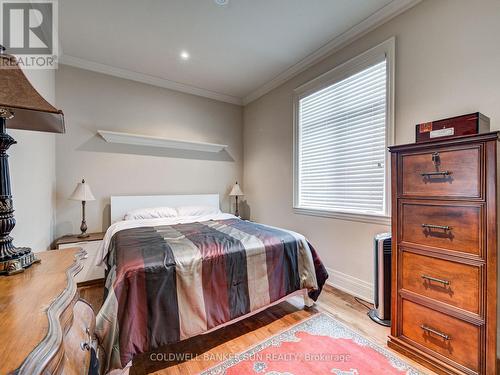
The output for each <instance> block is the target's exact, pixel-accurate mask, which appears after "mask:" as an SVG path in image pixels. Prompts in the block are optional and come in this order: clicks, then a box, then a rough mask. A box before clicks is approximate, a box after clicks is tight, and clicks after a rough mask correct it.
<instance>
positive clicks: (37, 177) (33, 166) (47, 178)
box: [8, 70, 60, 251]
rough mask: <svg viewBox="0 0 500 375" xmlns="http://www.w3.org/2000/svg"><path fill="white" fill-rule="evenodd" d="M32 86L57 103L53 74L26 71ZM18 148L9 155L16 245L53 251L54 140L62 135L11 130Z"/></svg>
mask: <svg viewBox="0 0 500 375" xmlns="http://www.w3.org/2000/svg"><path fill="white" fill-rule="evenodd" d="M25 74H26V76H27V77H28V79H29V80H30V81H31V83H32V84H33V86H34V87H35V88H36V89H37V90H38V91H39V92H40V93H41V94H42V95H43V96H44V98H45V99H47V100H48V101H49V102H51V103H54V98H55V95H54V71H53V70H27V71H25ZM8 132H9V134H10V135H11V136H13V137H14V139H15V140H17V142H18V143H17V144H16V145H13V146H11V148H10V149H9V152H8V154H9V155H10V157H9V164H10V174H11V184H12V194H13V197H14V208H15V210H16V211H15V218H16V221H17V224H16V227H15V228H14V230H13V231H12V233H11V235H12V237H14V245H16V246H29V247H31V248H32V249H33V250H34V251H42V250H46V249H48V248H49V247H50V244H51V242H52V237H53V230H54V224H55V181H56V170H55V138H56V137H59V136H60V135H54V134H47V133H38V132H30V131H25V130H9V131H8Z"/></svg>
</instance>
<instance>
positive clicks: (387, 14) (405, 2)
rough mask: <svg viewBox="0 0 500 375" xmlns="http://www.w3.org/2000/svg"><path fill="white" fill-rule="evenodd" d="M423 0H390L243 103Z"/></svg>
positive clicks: (246, 98)
mask: <svg viewBox="0 0 500 375" xmlns="http://www.w3.org/2000/svg"><path fill="white" fill-rule="evenodd" d="M421 1H422V0H394V1H392V2H390V3H389V4H387V5H386V6H385V7H383V8H381V9H379V10H378V11H376V12H375V13H373V14H372V15H371V16H369V17H368V18H365V19H364V20H363V21H361V22H360V23H358V24H357V25H355V26H353V27H351V28H350V29H349V30H347V31H346V32H344V33H342V34H340V35H339V36H338V37H336V38H334V39H332V40H330V41H329V42H328V43H327V44H325V45H324V46H322V47H321V48H319V49H317V50H316V51H315V52H313V53H312V54H310V55H309V56H307V57H306V58H304V59H302V60H301V61H299V62H298V63H297V64H295V65H293V66H291V67H290V68H288V69H287V70H285V71H284V72H282V73H280V74H278V75H277V76H276V77H275V78H273V79H272V80H271V81H269V82H267V83H265V84H264V85H262V86H261V87H259V88H258V89H257V90H255V91H253V92H251V93H250V94H248V95H247V96H245V97H244V98H243V105H247V104H249V103H251V102H253V101H254V100H256V99H258V98H260V97H261V96H263V95H265V94H267V93H268V92H269V91H271V90H273V89H275V88H276V87H278V86H280V85H282V84H283V83H285V82H286V81H288V80H289V79H291V78H292V77H294V76H296V75H297V74H299V73H302V72H303V71H304V70H306V69H307V68H309V67H311V66H312V65H314V64H316V63H318V62H320V61H321V60H323V59H324V58H325V57H327V56H329V55H331V54H333V53H335V52H337V51H338V50H340V49H342V48H343V47H345V46H346V45H347V44H349V43H352V42H354V41H355V40H356V39H358V38H360V37H362V36H363V35H365V34H367V33H369V32H370V31H372V30H374V29H376V28H377V27H379V26H381V25H383V24H384V23H386V22H387V21H389V20H391V19H392V18H394V17H396V16H398V15H400V14H401V13H403V12H405V11H406V10H408V9H410V8H412V7H414V6H415V5H417V4H418V3H420V2H421Z"/></svg>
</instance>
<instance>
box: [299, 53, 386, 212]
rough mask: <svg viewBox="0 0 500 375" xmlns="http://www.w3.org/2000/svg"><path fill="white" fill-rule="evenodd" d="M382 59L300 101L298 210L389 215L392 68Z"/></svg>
mask: <svg viewBox="0 0 500 375" xmlns="http://www.w3.org/2000/svg"><path fill="white" fill-rule="evenodd" d="M378 61H379V62H376V63H374V64H373V65H372V66H370V67H368V68H366V69H364V70H362V71H360V72H358V73H356V74H353V75H351V76H349V77H347V78H345V79H343V80H341V81H338V82H336V83H334V84H332V85H330V86H328V87H326V88H322V89H320V90H319V91H316V92H314V93H312V94H309V95H307V96H305V97H302V98H301V99H300V100H299V104H298V132H297V135H298V138H297V141H298V144H297V153H298V155H297V157H298V160H297V162H298V163H297V168H298V170H297V177H298V180H297V181H296V183H297V196H296V199H297V203H298V204H297V206H298V207H299V208H306V209H317V210H327V211H336V212H348V213H361V214H376V215H383V214H385V212H384V211H385V209H384V207H385V200H384V199H385V171H386V168H385V165H384V164H385V157H386V117H387V116H386V108H387V105H386V101H387V99H386V98H387V95H386V85H387V69H386V60H385V57H384V58H383V61H380V60H378Z"/></svg>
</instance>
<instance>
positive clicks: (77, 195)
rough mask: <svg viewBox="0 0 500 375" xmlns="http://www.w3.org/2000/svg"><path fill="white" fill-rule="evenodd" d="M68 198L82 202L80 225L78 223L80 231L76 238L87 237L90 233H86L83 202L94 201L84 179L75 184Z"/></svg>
mask: <svg viewBox="0 0 500 375" xmlns="http://www.w3.org/2000/svg"><path fill="white" fill-rule="evenodd" d="M69 199H72V200H74V201H81V202H82V225H80V231H81V233H80V235H79V236H78V238H87V237H88V236H90V235H89V234H88V233H87V222H86V221H85V202H88V201H95V198H94V195H93V194H92V190H90V186H89V184H87V183H85V180H82V182H79V183H78V184H76V188H75V191H74V192H73V194H71V197H69Z"/></svg>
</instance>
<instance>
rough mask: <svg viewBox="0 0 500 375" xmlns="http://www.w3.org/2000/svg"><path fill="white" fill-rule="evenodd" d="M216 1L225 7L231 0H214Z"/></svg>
mask: <svg viewBox="0 0 500 375" xmlns="http://www.w3.org/2000/svg"><path fill="white" fill-rule="evenodd" d="M214 2H215V4H217V5H218V6H220V7H225V6H226V5H228V4H229V0H214Z"/></svg>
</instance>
